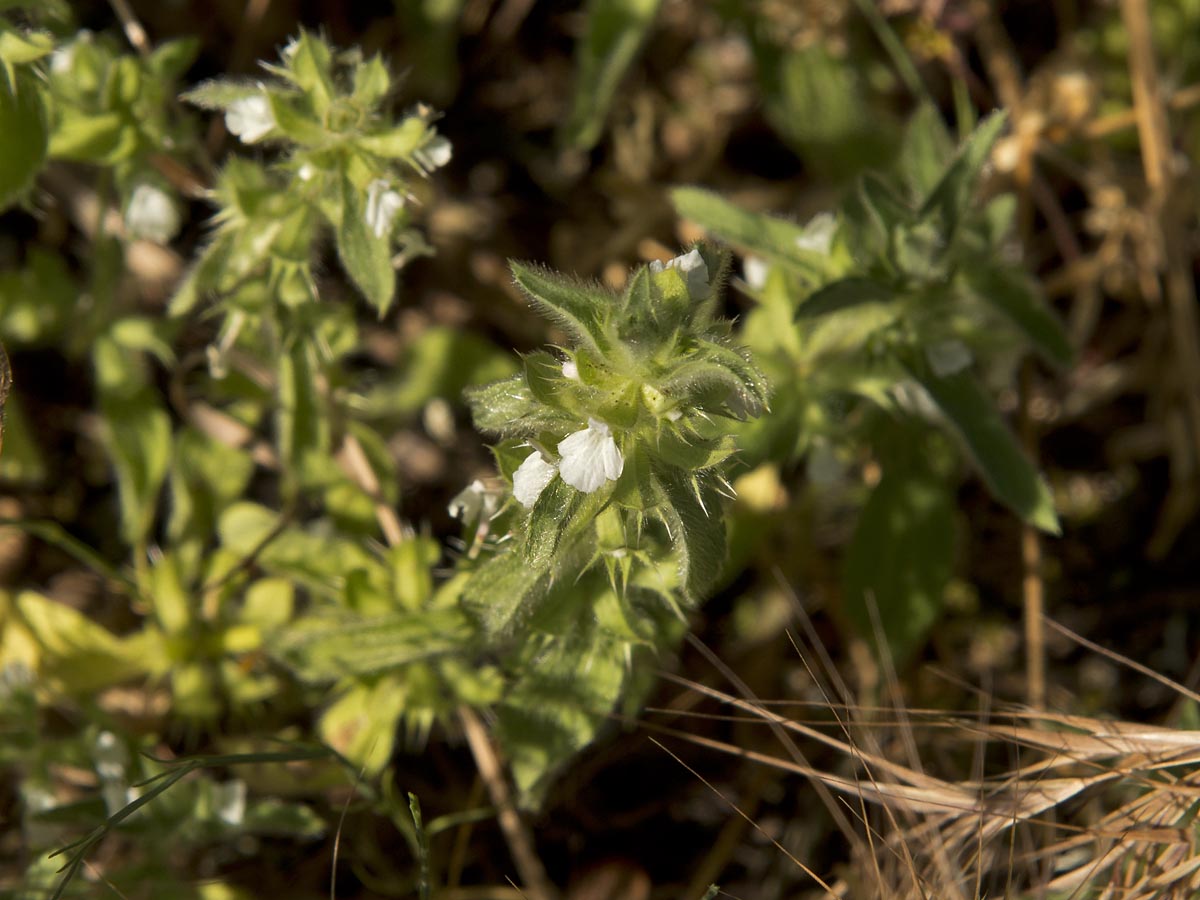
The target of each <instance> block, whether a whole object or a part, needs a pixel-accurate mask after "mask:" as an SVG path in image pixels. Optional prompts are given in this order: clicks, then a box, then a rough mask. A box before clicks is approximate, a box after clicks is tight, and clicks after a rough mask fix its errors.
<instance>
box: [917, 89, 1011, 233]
mask: <svg viewBox="0 0 1200 900" xmlns="http://www.w3.org/2000/svg"><path fill="white" fill-rule="evenodd" d="M1007 122H1008V115H1007V113H1005V112H1004V111H1003V110H999V111H997V112H994V113H992V114H991V115H990V116H988V117H987V118H986V119H984V120H983V121H982V122H981V123H980V124H979V127H978V128H976V129H975V131H974V132H973V133H972V134H971V136H970V137H969V138H967V140H966V141H964V142H963V145H962V147H960V148H959V151H958V155H957V156H956V157H955V159H954V162H952V163H951V164H950V166H949V167H948V168H947V169H946V172H945V174H944V175H943V176H942V178H941V180H940V181H939V182H938V184H937V186H936V187H934V189H933V190H932V191H931V192H930V194H929V197H928V199H926V201H925V203H924V205H923V206H922V207H921V210H920V213H919V214H918V217H919V218H922V219H924V218H926V217H927V216H929V215H931V214H937V215H938V217H939V218H940V220H941V224H942V229H943V232H942V237H943V239H944V240H946V241H948V240H949V239H950V237H951V236H952V235H953V233H954V231H955V229H956V228H957V227H958V222H959V220H960V219H961V218H962V217H963V215H964V214H965V213H966V212H967V211H968V210H969V209H970V206H971V198H972V194H973V192H974V190H975V182H976V180H977V179H978V178H979V172H980V170H981V169H982V168H983V164H984V163H985V162H986V161H987V158H988V154H989V153H991V151H992V146H993V145H994V144H995V143H996V139H997V138H999V137H1000V132H1001V131H1002V130H1003V129H1004V126H1005V124H1006V123H1007Z"/></svg>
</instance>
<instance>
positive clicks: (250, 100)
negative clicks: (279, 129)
mask: <svg viewBox="0 0 1200 900" xmlns="http://www.w3.org/2000/svg"><path fill="white" fill-rule="evenodd" d="M225 127H226V128H228V129H229V131H230V132H231V133H233V134H236V135H237V136H238V139H239V140H240V141H241V142H242V143H243V144H253V143H254V142H255V141H260V140H262V139H263V138H264V137H266V135H267V132H269V131H270V130H271V129H272V128H274V127H275V114H274V113H273V112H272V111H271V101H270V100H268V99H267V97H266V95H265V94H253V95H251V96H249V97H241V98H240V99H237V100H234V101H233V102H232V103H230V104H229V106H228V107H226V109H225Z"/></svg>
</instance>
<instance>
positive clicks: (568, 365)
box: [562, 359, 579, 381]
mask: <svg viewBox="0 0 1200 900" xmlns="http://www.w3.org/2000/svg"><path fill="white" fill-rule="evenodd" d="M562 373H563V378H570V379H571V380H572V381H578V380H579V365H578V364H577V363H576V362H575V360H573V359H567V360H564V361H563V364H562Z"/></svg>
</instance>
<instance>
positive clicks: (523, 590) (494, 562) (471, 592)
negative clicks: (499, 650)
mask: <svg viewBox="0 0 1200 900" xmlns="http://www.w3.org/2000/svg"><path fill="white" fill-rule="evenodd" d="M549 580H550V579H549V571H548V570H547V569H546V568H539V567H537V566H533V565H530V563H529V560H528V559H527V558H526V556H525V554H523V553H517V552H514V551H508V552H507V553H499V554H497V555H496V556H493V557H492V558H491V559H489V560H488V561H487V562H485V563H484V564H483V565H482V566H480V567H479V568H478V569H476V570H475V571H474V572H473V573H472V574H471V578H470V580H469V581H468V582H467V584H466V587H465V588H463V606H464V608H465V609H466V610H467V611H468V612H469V613H470V614H471V615H472V616H473V617H474V618H475V620H476V621H477V622H478V623H479V624H480V627H481V628H482V629H483V631H484V633H485V634H486V635H488V636H489V637H491V638H493V639H496V638H505V637H508V636H511V635H512V634H513V633H515V632H516V630H517V629H518V627H519V626H520V624H521V623H522V622H524V621H525V620H527V619H528V618H529V616H530V615H531V614H532V612H533V609H532V605H533V603H534V602H535V601H536V600H538V599H541V598H543V597H544V596H545V594H546V593H547V589H548V586H549Z"/></svg>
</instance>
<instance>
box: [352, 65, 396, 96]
mask: <svg viewBox="0 0 1200 900" xmlns="http://www.w3.org/2000/svg"><path fill="white" fill-rule="evenodd" d="M391 86H392V79H391V76H390V75H389V74H388V68H387V65H386V64H385V63H384V61H383V60H382V59H381V58H380V57H379V55H378V54H376V55H375V56H372V57H371V58H370V59H368V60H364V61H363V62H360V63H359V64H358V65H357V66H355V67H354V94H353V96H354V101H355V102H356V103H358V104H359V105H360V106H363V107H365V108H367V109H370V108H372V107H374V106H375V105H377V104H378V103H379V102H380V101H381V100H383V99H384V98H385V97H386V96H387V95H388V91H389V90H391Z"/></svg>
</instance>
